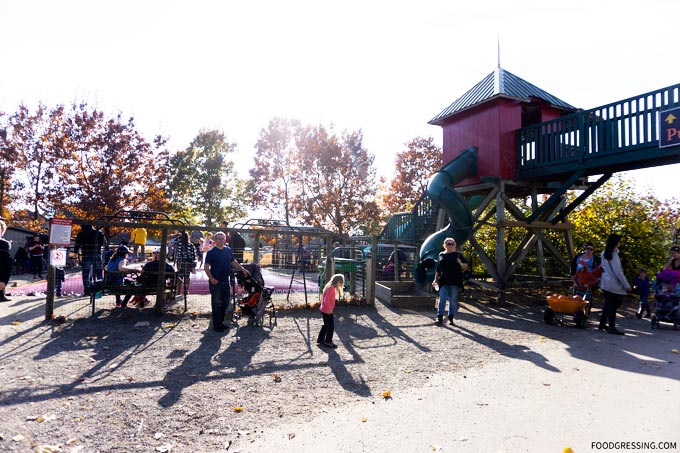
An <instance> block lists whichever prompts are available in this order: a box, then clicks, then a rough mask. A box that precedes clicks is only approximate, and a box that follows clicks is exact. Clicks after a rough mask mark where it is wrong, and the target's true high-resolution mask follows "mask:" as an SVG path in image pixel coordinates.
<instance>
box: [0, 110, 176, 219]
mask: <svg viewBox="0 0 680 453" xmlns="http://www.w3.org/2000/svg"><path fill="white" fill-rule="evenodd" d="M0 119H1V118H0ZM0 130H5V131H6V132H5V134H4V137H3V139H2V146H3V149H4V150H5V151H4V152H8V153H10V154H11V155H14V156H16V162H17V165H16V167H15V168H14V172H15V174H14V178H15V180H17V181H20V182H21V183H22V184H24V185H25V186H26V187H28V188H29V189H30V190H27V191H23V192H20V191H19V190H18V188H17V187H14V188H12V189H13V192H12V195H11V196H10V197H9V199H10V200H11V201H12V202H13V204H14V205H15V211H17V212H19V211H21V210H22V209H25V207H26V206H28V207H30V208H31V209H32V219H30V220H33V223H34V222H36V221H38V219H39V218H40V217H52V216H62V215H65V216H75V217H80V218H86V219H90V218H98V217H101V216H104V215H111V214H114V213H116V212H117V211H119V210H144V209H150V210H162V209H163V208H164V206H166V204H167V202H166V200H165V198H164V190H165V177H164V174H165V165H166V163H167V151H166V150H165V149H164V145H165V139H163V138H162V137H160V136H158V137H155V138H154V140H153V141H152V142H148V141H147V140H146V139H145V138H144V137H143V136H142V135H141V134H140V133H139V132H138V131H137V130H136V125H135V122H134V119H133V118H129V119H127V120H125V119H123V117H122V114H121V113H118V114H117V115H115V116H113V117H107V115H105V114H104V113H103V112H101V111H98V110H97V109H94V108H90V107H88V106H87V104H73V105H71V106H70V108H66V107H64V106H63V105H58V106H56V107H54V108H51V109H50V108H47V107H45V106H44V105H42V104H41V105H39V106H38V107H37V108H36V109H35V111H33V112H31V111H30V109H29V108H27V107H26V106H23V105H21V106H19V108H18V110H17V112H16V113H14V114H12V115H10V116H9V117H8V118H7V121H6V123H5V124H0ZM13 223H14V224H17V222H13Z"/></svg>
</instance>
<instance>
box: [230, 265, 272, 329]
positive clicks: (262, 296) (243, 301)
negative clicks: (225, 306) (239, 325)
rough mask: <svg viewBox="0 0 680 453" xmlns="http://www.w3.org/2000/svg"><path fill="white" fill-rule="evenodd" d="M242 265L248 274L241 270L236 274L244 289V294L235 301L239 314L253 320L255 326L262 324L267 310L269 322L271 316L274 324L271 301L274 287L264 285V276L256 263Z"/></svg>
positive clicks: (270, 321)
mask: <svg viewBox="0 0 680 453" xmlns="http://www.w3.org/2000/svg"><path fill="white" fill-rule="evenodd" d="M242 266H243V267H244V268H245V269H246V270H247V271H248V272H250V275H246V274H244V273H241V272H238V273H237V274H236V280H237V282H238V284H239V285H241V286H242V287H243V289H244V290H245V291H246V294H245V295H244V296H242V297H241V298H239V299H238V300H237V302H236V304H237V306H238V308H239V310H240V316H247V317H248V318H249V319H251V320H254V321H255V325H256V326H262V325H263V324H264V315H265V312H266V311H267V310H269V323H270V324H271V323H272V318H273V319H274V324H276V307H275V306H274V303H273V302H272V293H273V292H274V288H273V287H268V286H264V278H262V271H261V270H260V266H259V265H258V264H256V263H246V264H242ZM240 316H239V317H240Z"/></svg>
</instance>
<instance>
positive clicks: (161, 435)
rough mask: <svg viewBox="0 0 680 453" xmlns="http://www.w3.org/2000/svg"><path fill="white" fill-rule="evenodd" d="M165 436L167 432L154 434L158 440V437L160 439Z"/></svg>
mask: <svg viewBox="0 0 680 453" xmlns="http://www.w3.org/2000/svg"><path fill="white" fill-rule="evenodd" d="M163 436H165V434H163V433H156V434H154V435H153V438H154V439H156V440H158V439H160V438H161V437H163Z"/></svg>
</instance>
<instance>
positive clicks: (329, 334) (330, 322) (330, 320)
mask: <svg viewBox="0 0 680 453" xmlns="http://www.w3.org/2000/svg"><path fill="white" fill-rule="evenodd" d="M321 315H322V316H323V326H321V331H320V332H319V336H318V337H317V339H316V342H317V343H332V342H333V333H334V332H335V317H334V316H333V313H331V314H330V315H329V314H326V313H321Z"/></svg>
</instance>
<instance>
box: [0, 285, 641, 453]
mask: <svg viewBox="0 0 680 453" xmlns="http://www.w3.org/2000/svg"><path fill="white" fill-rule="evenodd" d="M466 295H467V297H468V299H466V300H465V301H464V303H463V306H462V308H461V311H460V314H459V315H460V316H459V318H460V319H459V321H457V325H456V326H454V327H450V326H447V327H434V326H433V324H432V313H431V312H428V311H408V310H398V309H394V308H392V307H389V306H386V305H384V304H381V303H378V304H377V306H376V307H366V306H345V307H339V308H338V310H337V312H336V339H337V340H336V342H338V343H339V345H340V347H339V348H338V349H336V350H326V349H321V348H319V347H318V346H317V345H316V344H315V341H314V340H315V338H316V334H317V332H318V329H319V328H320V327H321V319H320V316H319V315H318V312H317V311H316V310H310V309H296V310H284V311H282V312H280V313H279V317H278V319H277V323H276V325H265V327H264V328H257V327H254V326H252V325H249V324H248V323H247V322H246V320H240V321H239V322H238V325H234V326H233V327H232V329H230V330H229V331H228V332H225V333H224V334H218V333H216V332H213V331H212V330H211V329H209V317H208V313H200V314H194V313H186V314H183V313H181V312H171V313H167V314H165V315H164V316H162V317H160V318H157V317H155V316H154V315H153V310H152V309H144V310H136V309H125V310H120V309H119V310H114V311H109V310H103V311H101V312H100V313H99V316H97V317H89V316H80V317H74V318H73V319H69V320H67V321H66V322H65V323H62V324H59V323H57V322H56V321H43V316H44V311H43V310H44V309H43V306H44V298H40V297H23V298H18V297H17V298H13V299H12V302H8V303H4V304H0V380H1V381H2V383H3V388H2V393H1V395H0V408H1V409H2V414H3V416H2V419H0V436H2V440H0V447H2V449H3V450H4V451H21V452H24V451H36V449H37V447H38V446H61V447H62V449H63V451H73V452H79V451H82V452H131V451H173V452H217V451H230V452H233V451H242V452H247V451H258V449H257V448H256V446H257V445H258V442H260V443H261V442H263V441H266V439H267V436H268V435H269V433H272V432H273V431H274V430H275V429H276V427H280V426H290V425H291V424H302V423H305V422H309V421H311V420H314V419H315V418H316V417H318V416H320V415H323V414H324V413H326V412H327V411H329V410H334V409H338V410H342V409H343V408H348V407H352V406H353V405H355V404H366V403H369V404H371V403H376V404H379V403H380V402H383V401H384V398H383V395H384V392H388V391H389V392H391V393H392V394H395V395H396V394H399V392H406V391H408V390H409V389H411V390H413V389H418V388H425V387H427V386H429V385H431V383H432V382H433V381H434V380H437V379H440V376H441V374H442V373H456V372H461V371H464V370H471V371H473V370H477V372H479V371H480V370H481V371H483V368H484V367H485V366H488V365H491V364H498V363H504V362H508V361H513V362H517V363H520V364H523V365H527V366H532V367H541V368H550V367H551V366H552V365H551V364H550V360H549V358H548V357H546V356H543V355H542V354H540V353H537V352H536V351H535V350H534V349H532V345H533V344H535V342H537V341H542V340H543V339H549V340H555V341H559V342H563V343H567V344H568V343H571V342H576V341H583V338H584V337H585V336H592V335H595V334H596V333H597V332H596V331H595V330H593V329H587V330H580V329H576V328H574V327H573V326H565V327H559V326H548V325H545V324H544V323H543V321H542V313H543V305H542V304H532V303H528V304H527V303H525V302H526V297H525V296H523V295H518V296H517V300H521V301H522V302H523V303H522V304H515V303H512V302H510V303H507V304H505V305H503V306H502V307H499V306H498V305H496V304H495V303H493V302H492V300H491V298H490V296H489V295H485V294H484V293H478V292H474V291H468V292H467V293H466ZM629 318H630V322H642V321H638V320H637V319H634V318H633V317H630V316H629ZM624 321H628V319H626V320H624ZM625 327H626V326H624V328H625ZM366 451H371V450H366Z"/></svg>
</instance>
